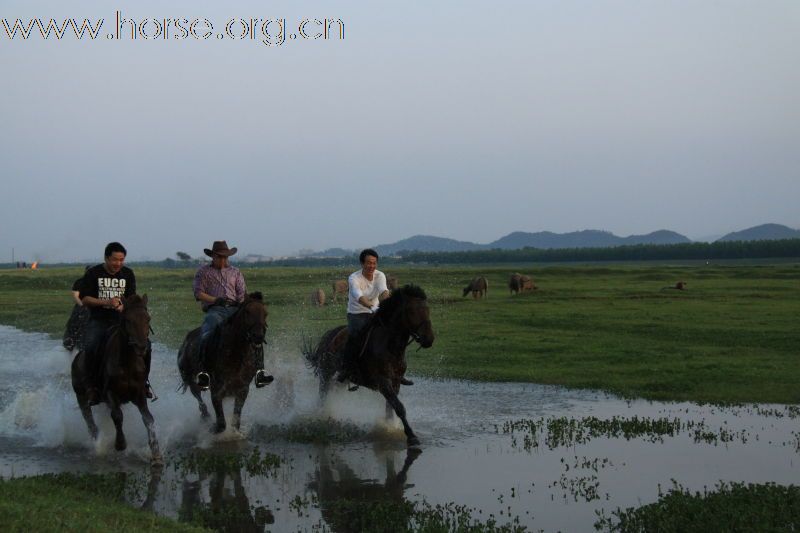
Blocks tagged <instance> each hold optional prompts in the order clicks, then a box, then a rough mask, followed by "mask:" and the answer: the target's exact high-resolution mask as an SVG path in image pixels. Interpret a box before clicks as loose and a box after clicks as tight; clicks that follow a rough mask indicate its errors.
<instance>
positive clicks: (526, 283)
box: [519, 276, 539, 292]
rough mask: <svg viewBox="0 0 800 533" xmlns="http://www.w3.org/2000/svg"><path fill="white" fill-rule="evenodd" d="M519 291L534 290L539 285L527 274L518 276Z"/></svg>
mask: <svg viewBox="0 0 800 533" xmlns="http://www.w3.org/2000/svg"><path fill="white" fill-rule="evenodd" d="M519 281H520V292H527V291H535V290H536V289H538V288H539V287H537V286H536V284H535V283H534V282H533V279H531V278H530V277H528V276H520V280H519Z"/></svg>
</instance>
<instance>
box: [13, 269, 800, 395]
mask: <svg viewBox="0 0 800 533" xmlns="http://www.w3.org/2000/svg"><path fill="white" fill-rule="evenodd" d="M353 270H354V269H353ZM82 271H83V269H82V268H81V267H75V268H58V269H48V268H43V269H40V270H38V271H31V270H22V271H21V270H4V271H0V323H3V324H8V325H12V326H16V327H18V328H21V329H24V330H29V331H44V332H47V333H50V334H52V335H53V336H55V337H57V338H60V336H61V334H62V332H63V328H64V324H65V322H66V320H67V317H68V315H69V311H70V308H71V300H70V297H69V288H70V286H71V284H72V282H73V280H74V279H75V278H76V277H78V276H79V275H81V274H82ZM135 271H136V274H137V282H138V287H139V292H140V293H147V294H148V296H149V298H150V310H151V314H152V316H153V328H154V329H155V332H156V335H155V336H154V339H155V340H157V341H160V342H163V343H165V344H166V345H167V346H169V347H171V348H174V349H176V350H177V347H178V346H179V344H180V342H181V340H182V338H183V336H184V335H185V334H186V332H187V331H189V330H190V329H191V328H193V327H196V326H198V325H199V324H200V322H201V320H202V313H201V312H200V310H199V308H198V307H197V304H196V303H195V302H194V300H193V297H192V293H191V282H192V278H193V275H194V270H192V269H173V270H167V269H156V268H146V267H143V268H135ZM243 271H244V274H245V278H246V280H247V284H248V288H249V290H251V291H252V290H260V291H262V292H263V293H264V294H265V296H266V299H267V302H268V304H269V325H270V329H269V330H268V338H269V345H268V348H267V349H268V351H273V352H277V353H281V354H289V356H296V357H300V347H301V346H302V344H303V340H304V339H308V338H314V339H316V338H318V336H319V335H320V334H321V333H322V332H323V331H324V330H326V329H327V328H330V327H332V326H335V325H337V324H341V323H344V319H345V305H344V303H343V302H342V301H341V300H340V302H339V303H337V304H330V295H331V294H330V291H331V287H330V286H331V281H332V280H334V279H337V278H342V277H345V276H346V274H348V273H349V270H342V269H326V268H258V269H248V268H245V269H243ZM384 271H386V272H387V273H389V274H392V275H396V276H397V277H398V278H399V279H400V281H401V283H415V284H418V285H420V286H422V287H423V288H424V289H425V290H426V291H427V293H428V296H429V301H430V306H431V315H432V317H431V318H432V321H433V325H434V329H435V331H436V335H437V338H436V342H435V343H434V346H433V348H431V349H430V350H421V351H415V346H416V345H412V346H411V347H410V348H409V370H410V372H411V373H412V374H417V375H427V376H434V377H455V378H467V379H477V380H493V381H525V382H537V383H551V384H559V385H565V386H569V387H585V388H597V389H605V390H609V391H613V392H616V393H620V394H623V395H625V396H630V397H644V398H650V399H659V400H694V401H702V402H780V403H798V402H800V361H799V360H798V359H800V348H798V347H800V327H798V324H799V323H800V321H798V316H800V265H798V264H779V265H772V266H770V265H758V266H752V265H750V266H747V265H744V266H705V265H702V266H655V265H619V266H607V265H602V266H547V267H535V268H531V267H527V268H526V267H508V266H503V267H478V266H474V267H472V266H471V267H461V266H453V267H396V268H394V267H393V268H391V269H389V268H386V269H384ZM512 271H520V272H522V273H524V274H529V275H531V276H533V277H534V279H535V281H536V284H537V285H538V286H539V287H540V289H539V290H537V291H535V292H534V293H527V294H524V295H517V296H510V295H509V291H508V288H507V283H508V277H509V275H510V273H511V272H512ZM477 275H485V276H486V277H487V279H488V280H489V294H488V297H487V298H485V299H484V300H477V301H476V300H473V299H472V298H471V297H467V298H462V297H461V289H462V287H463V286H464V285H466V283H467V282H468V280H469V279H471V278H472V277H474V276H477ZM678 280H683V281H685V282H687V284H688V285H687V290H685V291H676V290H661V289H662V287H665V286H667V285H673V284H674V283H675V282H676V281H678ZM317 287H321V288H323V289H324V290H325V291H326V293H327V295H328V300H329V305H326V306H325V307H323V308H316V307H314V306H312V305H311V303H310V298H309V295H310V293H311V291H312V290H313V289H315V288H317Z"/></svg>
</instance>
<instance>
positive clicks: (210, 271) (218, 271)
mask: <svg viewBox="0 0 800 533" xmlns="http://www.w3.org/2000/svg"><path fill="white" fill-rule="evenodd" d="M203 251H204V252H205V254H206V255H207V256H209V257H211V264H210V265H203V266H201V267H200V268H198V269H197V273H196V274H195V276H194V283H192V288H193V290H194V297H195V299H196V300H197V301H199V302H200V304H201V305H202V307H203V312H204V313H205V314H206V315H205V318H204V319H203V325H202V326H200V353H201V356H200V367H201V371H200V372H199V373H198V374H197V384H198V385H199V386H200V388H202V389H207V388H208V387H209V385H210V383H211V377H210V376H209V375H208V373H206V372H205V371H203V370H202V368H203V357H202V354H203V352H204V351H205V345H206V341H207V340H208V337H209V335H211V333H212V332H213V331H214V330H215V329H216V328H217V326H219V325H220V324H222V323H223V322H224V321H225V320H226V319H227V318H229V317H231V316H232V315H233V314H234V313H235V312H236V309H237V308H238V305H239V304H240V303H242V302H243V301H244V298H245V296H247V287H246V286H245V283H244V276H242V273H241V271H240V270H239V269H238V268H236V267H232V266H230V265H229V264H228V258H229V257H230V256H232V255H234V254H235V253H236V251H237V249H236V247H233V248H228V243H227V242H225V241H214V244H213V245H211V249H210V250H209V249H208V248H205V249H204V250H203ZM260 364H261V368H260V369H259V370H258V372H257V373H256V378H255V382H256V387H263V386H264V385H266V384H268V383H270V382H271V381H272V376H267V375H266V374H265V372H264V368H263V365H264V362H263V359H261V360H260Z"/></svg>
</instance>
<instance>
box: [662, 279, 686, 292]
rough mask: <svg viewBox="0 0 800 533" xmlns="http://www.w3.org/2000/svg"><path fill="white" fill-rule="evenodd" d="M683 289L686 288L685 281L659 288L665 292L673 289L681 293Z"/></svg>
mask: <svg viewBox="0 0 800 533" xmlns="http://www.w3.org/2000/svg"><path fill="white" fill-rule="evenodd" d="M685 288H686V282H685V281H679V282H678V283H676V284H675V285H671V286H669V287H661V290H662V291H666V290H669V289H675V290H678V291H682V290H684V289H685Z"/></svg>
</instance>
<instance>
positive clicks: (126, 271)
mask: <svg viewBox="0 0 800 533" xmlns="http://www.w3.org/2000/svg"><path fill="white" fill-rule="evenodd" d="M80 286H81V298H83V297H84V296H92V297H94V298H100V299H101V300H105V299H108V298H122V297H123V296H125V297H128V296H132V295H134V294H136V276H134V275H133V270H131V269H130V268H128V267H125V266H124V267H122V268H121V269H120V270H119V272H117V273H116V274H109V273H108V271H107V270H106V268H105V265H104V264H102V263H101V264H99V265H95V266H93V267H92V268H90V269H89V270H87V271H86V275H85V276H83V281H81V283H80ZM89 309H90V310H91V314H92V318H94V319H98V320H113V319H115V318H117V317H118V316H119V313H118V312H117V311H114V310H113V309H106V308H105V307H90V308H89Z"/></svg>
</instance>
